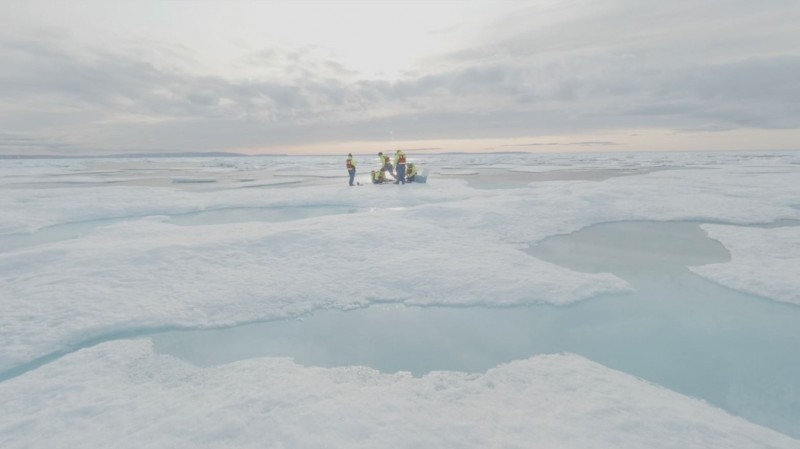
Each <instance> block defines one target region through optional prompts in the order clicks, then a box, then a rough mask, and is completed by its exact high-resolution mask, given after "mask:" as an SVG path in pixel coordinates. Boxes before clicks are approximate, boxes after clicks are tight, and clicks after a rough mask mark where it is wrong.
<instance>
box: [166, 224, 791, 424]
mask: <svg viewBox="0 0 800 449" xmlns="http://www.w3.org/2000/svg"><path fill="white" fill-rule="evenodd" d="M530 254H531V256H532V257H537V258H541V259H543V260H547V261H550V262H553V263H556V264H558V265H562V266H564V267H567V268H571V269H574V270H577V271H587V272H611V273H614V274H615V275H617V276H619V277H621V278H623V279H625V280H626V281H628V282H629V283H630V284H631V285H632V286H633V288H634V289H635V291H634V292H632V293H629V294H624V295H605V296H600V297H595V298H591V299H587V300H585V301H582V302H580V303H577V304H574V305H571V306H566V307H555V306H546V305H541V306H526V307H509V308H497V307H405V306H402V305H392V304H382V305H376V306H373V307H369V308H365V309H360V310H352V311H347V312H342V311H333V310H325V311H319V312H317V313H314V314H312V315H309V316H306V317H303V318H302V319H293V320H284V321H273V322H264V323H255V324H249V325H243V326H237V327H233V328H228V329H216V330H192V331H173V332H165V333H161V334H156V335H153V337H152V338H153V341H154V343H155V347H156V350H157V351H159V352H163V353H169V354H173V355H176V356H178V357H181V358H183V359H185V360H187V361H190V362H192V363H195V364H198V365H213V364H219V363H225V362H229V361H234V360H239V359H244V358H249V357H258V356H286V357H293V358H294V359H295V360H296V361H297V362H298V363H301V364H305V365H316V366H346V365H366V366H371V367H374V368H376V369H379V370H382V371H386V372H394V371H399V370H404V371H411V372H412V373H414V374H415V375H423V374H425V373H427V372H430V371H432V370H459V371H467V372H483V371H486V370H487V369H489V368H491V367H493V366H496V365H498V364H500V363H504V362H508V361H511V360H515V359H521V358H527V357H530V356H533V355H536V354H545V353H557V352H571V353H577V354H580V355H582V356H584V357H587V358H589V359H591V360H594V361H596V362H599V363H601V364H603V365H606V366H608V367H610V368H614V369H617V370H621V371H625V372H627V373H630V374H633V375H635V376H638V377H641V378H643V379H646V380H648V381H651V382H654V383H657V384H660V385H663V386H665V387H667V388H669V389H672V390H675V391H678V392H680V393H683V394H686V395H690V396H694V397H697V398H701V399H704V400H706V401H708V402H710V403H711V404H714V405H717V406H719V407H721V408H723V409H725V410H727V411H729V412H730V413H733V414H736V415H740V416H743V417H744V418H746V419H748V420H750V421H753V422H756V423H759V424H762V425H765V426H768V427H771V428H774V429H776V430H778V431H781V432H783V433H786V434H788V435H791V436H793V437H795V438H798V437H800V426H798V423H800V381H799V380H798V379H800V307H797V306H794V305H790V304H783V303H779V302H775V301H771V300H768V299H764V298H759V297H755V296H753V295H749V294H744V293H740V292H736V291H733V290H730V289H728V288H725V287H722V286H720V285H717V284H715V283H713V282H710V281H707V280H705V279H703V278H701V277H699V276H697V275H695V274H693V273H692V272H691V271H689V270H688V269H687V266H692V265H702V264H707V263H720V262H724V261H727V260H728V259H729V255H728V253H727V251H726V250H725V249H724V248H723V247H722V246H721V245H720V244H719V243H717V242H715V241H713V240H711V239H709V238H708V237H707V236H706V235H705V233H704V232H703V231H702V229H700V227H699V224H698V223H674V222H673V223H656V222H620V223H608V224H601V225H597V226H593V227H590V228H586V229H584V230H581V231H579V232H576V233H574V234H570V235H565V236H557V237H553V238H550V239H547V240H545V241H543V242H541V243H540V244H538V245H536V246H534V247H532V248H531V249H530ZM491 299H492V298H487V302H491Z"/></svg>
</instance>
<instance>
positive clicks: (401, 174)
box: [394, 164, 406, 184]
mask: <svg viewBox="0 0 800 449" xmlns="http://www.w3.org/2000/svg"><path fill="white" fill-rule="evenodd" d="M396 168H397V176H396V177H395V178H394V179H395V183H398V182H402V183H403V184H405V183H406V164H397V167H396Z"/></svg>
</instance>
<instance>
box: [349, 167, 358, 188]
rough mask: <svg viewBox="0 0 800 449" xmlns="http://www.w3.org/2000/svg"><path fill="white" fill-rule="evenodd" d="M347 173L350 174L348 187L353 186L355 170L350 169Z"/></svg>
mask: <svg viewBox="0 0 800 449" xmlns="http://www.w3.org/2000/svg"><path fill="white" fill-rule="evenodd" d="M347 173H349V174H350V185H353V180H355V179H356V169H355V168H351V169H350V170H347Z"/></svg>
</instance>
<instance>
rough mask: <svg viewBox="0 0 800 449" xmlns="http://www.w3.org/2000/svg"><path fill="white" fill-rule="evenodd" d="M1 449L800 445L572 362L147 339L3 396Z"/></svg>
mask: <svg viewBox="0 0 800 449" xmlns="http://www.w3.org/2000/svg"><path fill="white" fill-rule="evenodd" d="M87 379H91V381H90V382H87ZM0 445H1V446H2V447H3V448H5V449H22V448H25V449H40V448H41V449H60V448H64V449H67V448H69V449H71V448H75V447H92V448H100V447H115V448H119V449H124V448H135V449H139V448H142V447H147V448H152V449H159V448H164V449H166V448H175V447H192V448H220V447H226V448H242V447H253V448H255V447H281V448H290V447H298V448H299V447H302V448H323V447H336V448H412V447H413V448H418V447H452V448H476V449H477V448H481V449H482V448H487V447H503V448H529V447H542V448H576V449H577V448H581V449H583V448H589V447H591V448H599V449H604V448H609V449H611V448H613V449H627V448H631V449H633V448H635V449H641V448H650V449H660V448H664V449H666V448H669V449H674V448H681V449H693V448H696V449H708V448H712V447H718V448H737V449H768V448H772V449H798V448H800V441H797V440H794V439H791V438H789V437H787V436H785V435H782V434H779V433H777V432H774V431H772V430H769V429H766V428H764V427H760V426H757V425H755V424H752V423H749V422H747V421H745V420H743V419H741V418H737V417H734V416H731V415H728V414H727V413H725V412H723V411H722V410H720V409H718V408H715V407H711V406H709V405H708V404H706V403H705V402H702V401H698V400H695V399H691V398H688V397H685V396H682V395H679V394H676V393H673V392H670V391H668V390H666V389H664V388H661V387H658V386H655V385H652V384H649V383H647V382H644V381H642V380H640V379H637V378H635V377H633V376H630V375H627V374H624V373H621V372H618V371H614V370H610V369H608V368H605V367H603V366H601V365H599V364H596V363H593V362H590V361H588V360H586V359H584V358H581V357H578V356H574V355H569V354H564V355H549V356H538V357H533V358H530V359H527V360H520V361H515V362H512V363H509V364H506V365H501V366H498V367H496V368H494V369H491V370H489V371H488V372H486V373H484V374H469V375H468V374H464V373H458V372H432V373H430V374H428V375H426V376H424V377H422V378H414V377H412V376H411V375H409V374H408V373H404V372H400V373H395V374H382V373H380V372H378V371H376V370H373V369H370V368H364V367H348V368H335V369H331V368H328V369H325V368H313V367H302V366H300V365H297V364H295V363H293V362H292V361H291V360H289V359H280V358H269V359H251V360H247V361H242V362H237V363H232V364H228V365H223V366H218V367H211V368H197V367H193V366H190V365H187V364H185V363H182V362H180V361H178V360H177V359H175V358H172V357H169V356H159V355H156V354H154V353H153V351H152V347H151V343H150V342H149V341H147V340H121V341H116V342H110V343H105V344H102V345H99V346H96V347H94V348H91V349H85V350H81V351H79V352H76V353H73V354H70V355H68V356H66V357H64V358H62V359H60V360H58V361H56V362H53V363H51V364H49V365H46V366H43V367H41V368H40V369H38V370H36V371H34V372H30V373H28V374H26V375H25V376H22V377H18V378H15V379H12V380H9V381H6V382H3V383H0Z"/></svg>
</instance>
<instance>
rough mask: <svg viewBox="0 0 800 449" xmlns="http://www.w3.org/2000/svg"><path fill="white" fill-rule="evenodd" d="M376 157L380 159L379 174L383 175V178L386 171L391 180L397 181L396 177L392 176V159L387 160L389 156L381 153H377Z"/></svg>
mask: <svg viewBox="0 0 800 449" xmlns="http://www.w3.org/2000/svg"><path fill="white" fill-rule="evenodd" d="M378 157H379V158H381V172H382V173H383V174H384V176H385V175H386V172H387V171H388V172H389V174H390V175H392V178H394V179H395V180H397V176H395V175H394V168H393V167H392V159H391V158H389V156H387V155H384V154H383V151H381V152H379V153H378Z"/></svg>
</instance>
